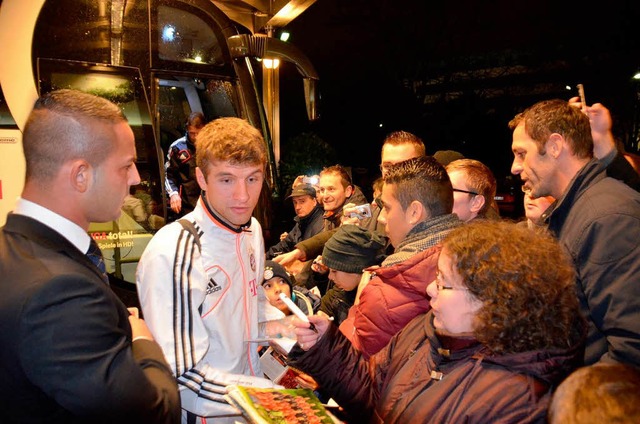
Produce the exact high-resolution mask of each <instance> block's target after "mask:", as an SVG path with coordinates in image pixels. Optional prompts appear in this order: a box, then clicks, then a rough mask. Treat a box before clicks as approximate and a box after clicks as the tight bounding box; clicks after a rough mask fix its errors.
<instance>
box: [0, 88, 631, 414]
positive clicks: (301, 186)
mask: <svg viewBox="0 0 640 424" xmlns="http://www.w3.org/2000/svg"><path fill="white" fill-rule="evenodd" d="M74 125H75V126H77V128H76V131H75V132H74V135H73V137H70V136H68V135H69V134H70V133H69V132H68V129H67V128H66V127H68V126H74ZM508 126H509V128H510V129H511V130H512V131H513V140H512V152H513V155H514V160H513V164H512V168H511V172H512V173H513V174H514V175H516V176H519V178H520V179H521V181H522V190H523V191H524V194H525V196H524V209H525V215H526V216H525V219H524V220H523V221H521V222H517V223H516V222H514V221H512V220H510V219H505V218H501V217H500V213H499V209H498V207H497V204H496V201H495V195H496V179H495V177H494V175H493V173H492V171H491V170H490V169H489V168H488V167H487V166H486V165H485V164H483V163H482V162H480V161H478V160H475V159H472V158H464V157H462V155H461V154H460V153H458V152H453V151H440V152H435V153H434V154H433V155H429V154H428V153H427V148H426V146H425V144H424V142H423V141H422V140H421V139H420V138H418V137H417V136H415V135H414V134H411V133H408V132H405V131H398V132H394V133H391V134H389V135H388V136H387V137H386V139H385V140H384V143H383V145H382V148H381V161H380V171H381V177H380V178H379V179H378V180H376V181H375V182H374V185H373V187H372V191H373V193H374V194H373V198H372V199H367V198H366V197H365V195H364V194H363V190H362V189H361V188H360V187H358V186H357V185H355V184H353V182H352V179H351V176H350V174H349V172H348V169H347V168H345V167H343V166H341V165H339V164H327V167H326V168H324V169H323V170H322V171H321V172H320V173H319V175H318V180H317V181H312V179H309V178H306V177H305V176H300V177H299V178H297V179H296V181H295V182H294V184H293V186H292V187H291V189H290V194H289V195H288V196H287V198H286V201H287V202H289V201H290V202H291V204H292V206H293V208H294V210H295V218H294V222H293V223H292V227H291V229H290V230H289V231H287V232H285V233H283V234H282V235H281V237H280V239H279V240H278V241H277V242H276V243H274V244H273V245H272V246H265V244H264V239H263V235H262V228H261V226H260V224H259V222H258V221H257V220H256V218H255V217H253V216H252V214H253V212H254V209H255V207H256V205H257V203H258V199H259V197H260V194H261V190H262V187H263V183H264V173H265V165H266V160H267V159H266V158H267V152H266V149H265V143H264V140H263V139H262V136H261V134H260V133H259V131H257V130H256V129H255V128H254V127H252V126H251V125H249V123H248V122H246V121H245V120H243V119H239V118H221V119H216V120H214V121H211V122H209V123H206V124H205V122H204V121H203V117H202V116H201V115H193V116H191V117H190V121H189V122H188V125H187V127H186V129H187V134H185V137H183V138H182V139H180V140H178V141H177V142H176V143H174V144H173V145H172V148H173V150H172V152H169V155H168V161H167V178H168V180H167V184H168V187H171V190H169V193H170V195H171V196H170V199H169V202H170V203H169V204H170V205H171V208H172V209H173V212H174V213H175V214H176V216H174V217H173V219H177V218H180V219H179V220H177V221H176V222H170V223H169V224H168V225H164V226H162V228H160V229H159V231H158V232H157V233H156V234H155V235H154V236H153V238H152V240H151V241H150V243H149V244H148V246H147V248H146V249H145V251H144V253H143V255H142V257H141V259H140V262H139V264H138V268H137V272H136V283H137V290H138V296H139V300H140V305H141V308H142V311H137V310H133V309H129V310H127V309H126V308H125V305H124V304H123V303H122V302H121V301H120V300H119V299H117V297H116V296H115V295H114V294H113V293H112V292H111V291H110V290H109V277H108V276H107V275H106V273H105V272H104V271H105V269H104V262H103V261H101V255H100V254H99V249H97V253H96V246H94V244H95V243H94V242H92V241H91V240H90V239H89V236H88V235H87V234H86V231H87V228H88V225H89V222H101V221H109V220H112V219H115V218H117V215H118V214H119V209H120V208H121V207H122V206H123V205H125V206H126V208H127V210H129V212H128V213H129V214H131V216H132V217H133V218H134V219H135V220H136V222H140V223H144V224H145V225H147V224H148V222H149V220H148V216H147V215H146V213H145V208H144V207H141V206H142V205H141V204H140V202H136V198H135V196H133V195H134V194H135V190H131V189H130V187H131V186H135V185H136V184H137V183H139V181H140V178H139V175H138V173H137V170H136V167H135V163H134V160H135V145H134V139H133V135H132V132H131V129H130V127H129V126H128V124H127V123H126V121H125V120H124V117H123V116H122V114H121V112H120V111H119V109H118V108H117V107H115V106H114V105H113V104H111V103H110V102H108V101H106V100H102V99H98V98H96V97H95V96H92V95H88V94H82V93H77V92H73V91H71V90H62V91H59V92H54V93H51V94H47V95H45V96H43V97H42V98H41V99H40V100H39V101H38V103H36V107H35V108H34V111H33V112H32V115H31V116H30V118H29V122H28V124H27V127H26V129H25V134H24V145H25V156H26V159H27V181H26V184H25V190H24V192H23V193H22V196H21V198H20V200H19V201H18V206H17V208H16V210H15V211H14V213H12V214H10V216H9V217H8V220H7V225H6V226H5V227H3V228H2V233H1V234H0V274H2V275H3V279H2V282H1V286H0V290H1V291H0V292H1V293H2V296H0V297H1V298H2V301H1V302H0V310H2V314H1V315H2V317H3V318H2V320H0V342H1V343H2V345H3V351H2V361H1V362H0V375H2V376H3V378H2V379H0V393H1V394H2V397H3V399H5V401H6V402H5V403H6V406H5V407H3V408H1V409H0V421H2V422H31V421H33V422H45V421H47V420H49V421H51V422H88V421H97V422H172V423H176V422H179V421H181V422H183V423H194V422H200V423H206V422H216V423H224V422H229V423H235V422H238V421H242V420H243V418H242V417H240V414H241V411H240V410H239V409H238V408H237V407H236V405H234V404H233V403H230V402H229V398H228V397H227V396H225V394H226V390H227V388H228V387H229V386H232V385H242V386H252V387H259V388H274V387H280V386H279V385H278V381H274V380H271V379H269V378H266V377H265V374H263V372H262V370H261V367H262V364H261V362H262V358H261V356H260V355H261V353H263V352H264V348H265V340H270V342H271V343H273V347H276V346H277V347H278V348H280V349H284V350H283V352H281V353H282V354H283V355H284V356H283V358H284V359H283V361H284V362H285V363H284V364H283V366H289V367H292V368H293V369H295V370H296V372H298V377H299V378H298V380H297V381H298V384H299V386H300V387H307V388H311V389H314V390H315V391H316V393H317V394H318V396H319V397H320V398H321V399H323V400H328V399H332V400H334V401H335V402H337V404H338V405H339V407H340V409H339V412H338V415H339V416H340V418H342V419H344V420H345V421H346V422H349V423H351V422H354V423H355V422H376V423H409V422H424V423H427V422H433V423H442V422H471V423H528V422H536V423H544V422H550V423H588V422H629V423H631V422H638V421H640V408H639V406H638V405H640V402H639V401H640V390H639V388H640V377H639V376H640V371H638V367H640V247H639V244H638V240H640V193H639V192H638V190H639V189H640V183H639V182H640V177H639V176H638V174H637V172H636V170H635V169H634V168H633V167H632V166H631V163H630V162H629V161H628V160H626V159H625V156H624V153H623V152H622V151H620V150H618V148H617V147H616V142H615V140H614V138H613V135H612V133H611V126H612V121H611V116H610V114H609V111H608V110H607V109H606V108H605V107H604V106H603V105H601V104H594V105H592V106H587V105H583V104H581V103H580V101H579V99H577V98H574V99H571V100H569V101H568V102H567V101H563V100H550V101H542V102H539V103H536V104H534V105H533V106H531V107H530V108H528V109H526V110H525V111H524V112H522V113H520V114H518V115H517V116H515V117H514V119H513V120H512V121H511V122H509V123H508ZM44 134H49V135H51V134H54V135H55V136H60V137H61V139H64V142H65V143H66V146H67V147H68V149H66V150H69V151H71V150H72V151H74V152H77V155H76V156H77V157H73V158H69V157H67V156H62V155H60V154H58V153H56V152H55V151H52V150H51V148H50V146H49V145H48V144H47V143H43V142H42V139H43V137H44ZM93 134H103V136H100V137H97V136H96V137H94V135H93ZM62 136H64V137H62ZM87 140H92V142H93V144H92V143H87V142H86V141H87ZM170 171H171V172H170ZM181 175H182V176H181ZM179 176H181V177H180V178H182V179H180V178H177V177H179ZM178 180H180V181H178ZM104 193H107V195H106V196H105V195H104ZM141 225H142V224H141ZM54 227H55V228H54ZM87 245H89V247H88V248H87ZM85 252H86V255H87V256H85ZM15 281H21V282H22V283H23V284H14V282H15ZM139 312H142V314H140V313H139ZM141 316H142V318H143V319H142V318H141ZM287 340H288V341H289V342H290V343H289V344H288V345H287V344H285V343H284V342H285V341H287ZM274 342H278V343H274ZM283 346H288V347H287V348H283ZM4 347H6V349H5V348H4ZM29 411H33V414H29ZM34 414H35V415H34ZM26 418H30V419H31V420H28V419H26Z"/></svg>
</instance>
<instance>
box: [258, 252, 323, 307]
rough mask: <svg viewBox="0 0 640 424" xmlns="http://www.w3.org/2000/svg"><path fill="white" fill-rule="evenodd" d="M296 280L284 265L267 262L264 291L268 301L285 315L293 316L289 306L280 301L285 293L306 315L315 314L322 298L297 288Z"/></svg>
mask: <svg viewBox="0 0 640 424" xmlns="http://www.w3.org/2000/svg"><path fill="white" fill-rule="evenodd" d="M294 286H295V278H294V277H293V275H291V274H289V273H288V272H287V270H285V269H284V267H283V266H282V265H280V264H279V263H277V262H274V261H266V262H265V266H264V280H263V281H262V288H263V289H264V292H265V295H266V297H267V300H268V301H269V303H270V304H271V306H274V307H275V308H277V309H278V310H279V311H280V312H282V313H283V314H284V315H291V314H292V312H291V311H290V310H289V308H288V307H287V305H285V303H284V302H283V301H282V299H280V293H284V294H285V295H286V296H287V297H288V298H289V299H291V300H292V301H293V303H295V304H296V306H297V307H298V308H300V310H302V312H304V313H305V314H306V315H312V314H314V313H315V312H316V311H317V310H318V308H319V307H320V297H319V296H317V295H315V294H314V293H312V292H310V291H309V290H307V289H306V288H305V287H302V286H295V289H294Z"/></svg>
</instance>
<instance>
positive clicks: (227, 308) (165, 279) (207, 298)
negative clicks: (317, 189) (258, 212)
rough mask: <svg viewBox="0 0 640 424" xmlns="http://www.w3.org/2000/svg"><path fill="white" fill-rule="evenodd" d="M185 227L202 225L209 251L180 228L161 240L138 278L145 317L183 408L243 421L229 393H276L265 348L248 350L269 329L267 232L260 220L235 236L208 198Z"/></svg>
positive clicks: (150, 248)
mask: <svg viewBox="0 0 640 424" xmlns="http://www.w3.org/2000/svg"><path fill="white" fill-rule="evenodd" d="M184 219H187V220H189V221H190V222H192V223H193V224H194V226H195V228H196V230H197V232H198V234H199V235H200V237H199V238H200V243H201V246H202V251H200V250H199V249H198V246H197V243H196V240H195V238H194V237H193V235H192V234H191V233H190V232H189V231H187V230H185V229H184V228H183V227H182V225H181V224H180V223H179V222H174V223H171V224H169V225H166V226H165V227H163V228H162V229H160V230H159V231H158V232H157V233H156V235H155V236H154V237H153V238H152V240H151V241H150V242H149V244H148V245H147V247H146V249H145V251H144V253H143V255H142V257H141V259H140V262H139V264H138V268H137V271H136V283H137V290H138V295H139V297H140V303H141V306H142V313H143V315H144V319H145V321H146V322H147V324H148V326H149V328H150V330H151V333H152V334H153V337H154V338H155V339H156V341H157V342H158V343H159V344H160V346H161V347H162V349H163V351H164V354H165V357H166V359H167V362H168V363H169V365H171V368H172V369H173V372H174V373H175V376H176V378H177V380H178V385H179V388H180V395H181V400H182V408H183V409H186V410H187V411H190V412H192V413H194V414H196V415H198V416H203V417H221V416H228V415H237V414H238V413H239V411H238V410H237V409H235V408H234V407H232V406H231V405H229V404H228V403H227V402H226V401H225V400H224V398H223V395H224V393H225V386H227V385H229V384H238V385H245V386H247V385H248V386H257V387H272V385H273V384H272V382H271V381H270V380H267V379H264V378H262V376H263V374H262V372H261V370H260V362H259V356H258V352H257V345H256V344H255V343H250V342H248V340H252V339H257V338H258V337H259V334H258V322H259V321H264V317H261V315H262V314H263V312H262V309H263V304H264V302H259V301H258V286H260V283H261V282H262V275H263V271H264V240H263V238H262V229H261V227H260V224H259V223H258V221H257V220H256V219H255V218H252V219H251V221H250V223H249V225H247V226H245V227H243V230H240V231H237V230H234V229H231V228H230V227H228V226H226V225H225V224H224V223H223V222H222V221H221V220H220V219H217V218H216V216H215V214H214V212H213V211H212V210H211V209H210V208H208V206H207V205H206V204H205V203H204V200H203V198H202V197H200V199H199V200H198V204H197V206H196V208H195V210H194V211H193V212H191V213H189V214H187V215H185V217H184ZM259 305H260V306H259ZM252 376H256V377H252Z"/></svg>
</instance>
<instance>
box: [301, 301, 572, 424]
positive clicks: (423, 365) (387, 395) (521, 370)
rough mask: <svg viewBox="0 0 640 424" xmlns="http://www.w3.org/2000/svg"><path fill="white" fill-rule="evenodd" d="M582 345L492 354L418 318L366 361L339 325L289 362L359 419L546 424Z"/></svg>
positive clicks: (427, 318) (429, 316)
mask: <svg viewBox="0 0 640 424" xmlns="http://www.w3.org/2000/svg"><path fill="white" fill-rule="evenodd" d="M582 352H583V345H582V344H576V345H575V346H572V347H571V348H569V349H557V350H546V351H545V350H538V351H531V352H522V353H513V354H505V355H492V354H491V353H490V352H489V350H488V349H487V348H486V347H485V346H483V345H482V344H480V343H479V342H477V341H476V340H475V339H474V338H473V337H472V336H470V335H469V336H466V337H464V336H456V337H454V336H442V335H436V331H435V328H434V327H433V313H432V312H429V313H427V314H426V315H419V316H418V317H416V318H414V319H413V320H412V321H411V322H410V323H409V324H408V325H407V326H406V327H405V328H404V329H403V330H402V331H400V332H399V333H398V334H397V335H396V336H394V337H393V338H392V339H391V341H390V342H389V344H388V345H387V346H386V347H385V348H384V349H382V350H381V351H380V352H378V353H377V354H375V355H373V356H372V357H371V358H370V359H369V360H368V361H367V360H365V359H364V358H363V357H362V355H361V353H359V352H358V351H357V350H355V349H354V348H353V347H352V346H350V342H349V341H348V340H347V339H346V338H345V337H344V335H342V333H340V332H339V331H338V330H337V328H336V327H335V326H331V327H330V328H329V330H327V332H326V333H325V335H324V336H323V337H322V338H321V339H320V340H319V341H318V343H316V345H314V346H313V347H312V348H311V349H309V351H308V352H304V351H302V350H301V349H300V348H299V347H298V346H296V347H295V348H294V349H293V350H292V351H291V353H290V355H289V358H290V364H291V365H293V366H295V367H297V368H299V369H301V370H303V371H304V372H306V373H308V374H310V375H311V376H313V377H314V378H315V379H316V381H317V382H318V383H319V384H320V386H321V387H323V388H324V389H325V390H326V392H327V393H328V394H329V395H331V397H332V398H333V399H335V401H336V402H337V403H338V404H339V405H340V406H342V407H343V408H344V409H345V411H346V412H347V414H349V416H350V418H352V419H354V422H367V421H368V422H373V423H385V424H390V423H416V422H419V423H459V422H464V423H516V422H517V423H534V422H535V423H537V422H539V423H543V422H545V417H546V410H547V406H548V403H549V401H550V398H551V389H552V388H554V387H555V386H556V385H557V384H559V382H560V381H561V380H562V379H563V378H564V377H566V376H567V375H568V374H569V373H570V372H571V371H572V370H574V369H575V368H576V367H577V366H578V364H579V363H580V360H581V357H582Z"/></svg>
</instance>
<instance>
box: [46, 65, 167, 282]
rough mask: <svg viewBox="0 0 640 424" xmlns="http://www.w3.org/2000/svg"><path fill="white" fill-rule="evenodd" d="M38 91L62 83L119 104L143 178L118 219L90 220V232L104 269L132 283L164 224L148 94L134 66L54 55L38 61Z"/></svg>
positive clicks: (52, 88) (59, 85) (160, 175)
mask: <svg viewBox="0 0 640 424" xmlns="http://www.w3.org/2000/svg"><path fill="white" fill-rule="evenodd" d="M37 68H38V80H39V83H40V92H41V93H46V92H49V91H53V90H58V89H62V88H70V89H76V90H80V91H84V92H87V93H91V94H95V95H98V96H101V97H104V98H106V99H109V100H111V101H112V102H114V103H116V104H118V105H119V106H120V107H121V108H122V110H123V112H124V114H125V115H126V117H127V120H128V121H129V125H130V126H131V129H132V130H133V133H134V136H135V142H136V152H137V155H138V160H137V162H136V166H137V167H138V171H139V173H140V179H141V182H140V184H139V185H138V186H135V187H133V188H132V190H131V192H130V195H129V197H128V198H127V199H125V205H124V207H123V213H122V214H121V216H120V218H119V219H118V220H117V221H112V222H108V223H91V225H90V227H89V233H90V235H91V236H92V237H93V238H94V239H95V240H96V241H97V242H98V245H99V246H100V248H101V249H102V253H103V256H104V258H105V264H106V266H107V272H108V273H109V274H111V275H113V276H115V277H116V278H117V279H120V280H125V281H127V282H130V283H134V282H135V268H136V265H137V263H138V260H139V259H140V256H141V255H142V252H143V251H144V248H145V247H146V245H147V243H148V242H149V240H150V239H151V237H152V236H153V234H155V232H156V231H157V230H158V229H159V228H160V227H162V226H163V225H164V221H165V220H164V217H165V216H166V215H165V209H164V201H163V192H162V183H163V182H162V175H163V174H162V172H161V169H160V165H159V164H160V157H159V155H160V152H158V149H157V148H156V144H155V138H154V135H153V128H152V125H151V118H150V114H149V108H148V106H147V100H146V95H145V93H144V90H143V88H142V84H141V81H142V79H141V76H140V72H139V71H138V70H137V69H136V68H129V67H121V66H107V65H96V64H90V63H85V62H73V61H64V60H54V59H39V60H38V66H37Z"/></svg>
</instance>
